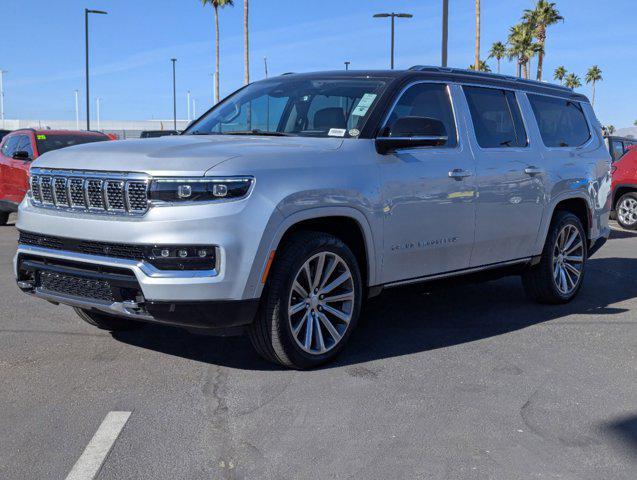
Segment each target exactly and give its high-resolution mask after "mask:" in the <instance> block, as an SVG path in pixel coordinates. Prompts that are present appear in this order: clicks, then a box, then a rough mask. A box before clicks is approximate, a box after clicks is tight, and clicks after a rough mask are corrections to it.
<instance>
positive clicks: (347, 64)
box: [345, 62, 352, 70]
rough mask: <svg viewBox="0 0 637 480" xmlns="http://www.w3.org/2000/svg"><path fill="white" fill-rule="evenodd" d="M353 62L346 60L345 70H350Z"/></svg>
mask: <svg viewBox="0 0 637 480" xmlns="http://www.w3.org/2000/svg"><path fill="white" fill-rule="evenodd" d="M351 63H352V62H345V70H349V66H350V64H351Z"/></svg>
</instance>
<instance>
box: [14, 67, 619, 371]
mask: <svg viewBox="0 0 637 480" xmlns="http://www.w3.org/2000/svg"><path fill="white" fill-rule="evenodd" d="M30 186H31V189H30V192H29V194H28V197H27V198H26V199H25V200H24V201H23V202H22V204H21V205H20V209H19V218H18V224H17V226H18V229H19V230H20V238H19V245H18V251H17V254H16V257H15V274H16V277H17V282H18V286H19V287H20V288H21V289H22V290H23V291H24V292H26V293H29V294H31V295H34V296H36V297H39V298H43V299H45V300H48V301H50V302H52V303H55V304H57V303H61V304H65V305H71V306H73V307H74V308H75V311H76V312H77V313H78V315H79V316H80V317H81V318H82V319H84V320H85V321H87V322H88V323H90V324H92V325H95V326H97V327H99V328H103V329H108V330H118V329H126V328H132V327H136V326H139V325H141V324H142V323H143V322H155V323H166V324H171V325H178V326H182V327H185V328H188V329H190V330H196V331H202V330H204V329H206V330H207V331H208V332H212V333H217V334H221V335H229V334H235V333H238V332H242V331H247V333H248V334H249V336H250V339H251V340H252V343H253V345H254V347H255V348H256V350H257V351H258V352H259V353H260V354H261V355H262V356H264V357H265V358H266V359H268V360H271V361H273V362H278V363H281V364H283V365H285V366H288V367H294V368H309V367H313V366H316V365H318V364H320V363H322V362H325V361H328V360H330V359H332V358H333V357H334V356H335V355H336V354H337V353H338V352H339V351H340V350H341V349H342V348H343V347H344V345H345V343H346V342H347V339H348V337H349V336H350V334H351V333H352V330H353V329H354V327H355V326H356V323H357V320H358V317H359V313H360V310H361V303H362V302H363V300H365V299H366V298H369V297H371V296H374V295H378V294H379V293H380V292H381V290H382V289H384V288H389V287H395V286H399V285H405V284H410V283H416V282H425V281H431V280H435V279H440V278H443V277H449V276H456V275H464V274H468V273H476V272H483V271H487V270H489V271H491V270H495V269H498V270H502V271H505V272H507V273H516V274H520V275H521V277H522V284H523V286H524V288H525V290H526V292H527V293H528V295H529V296H530V297H531V298H532V299H534V300H537V301H539V302H544V303H564V302H568V301H569V300H571V299H572V298H573V297H574V296H575V295H576V294H577V292H578V290H579V289H580V287H581V285H582V281H583V278H584V273H585V270H586V261H587V259H588V258H589V256H590V255H591V254H592V253H593V252H594V251H595V250H597V249H598V248H599V247H600V246H601V245H602V244H603V243H604V242H605V241H606V238H607V237H608V235H609V226H608V215H609V200H608V198H609V190H610V156H609V153H608V149H607V148H606V147H605V145H604V140H603V138H602V133H601V126H600V124H599V122H598V120H597V119H596V117H595V114H594V113H593V109H592V108H591V105H590V103H589V101H588V100H587V99H586V97H584V96H582V95H579V94H576V93H574V92H572V91H571V90H569V89H566V88H563V87H560V86H556V85H549V84H543V83H537V82H533V81H525V80H520V79H516V78H511V77H504V76H500V75H492V74H483V73H471V72H468V71H463V70H454V69H442V68H435V67H414V68H412V69H410V70H407V71H391V72H388V71H369V72H367V71H366V72H352V71H349V72H328V73H310V74H289V75H283V76H280V77H277V78H271V79H268V80H263V81H260V82H256V83H253V84H251V85H248V86H246V87H244V88H242V89H240V90H239V91H237V92H235V93H234V94H232V95H231V96H229V97H228V98H226V99H225V100H224V101H222V102H221V103H220V104H218V105H217V106H215V107H214V108H212V109H211V110H210V111H208V112H207V113H206V114H205V115H203V116H202V117H201V118H200V119H199V120H197V121H196V122H194V123H193V124H192V125H191V126H190V127H189V128H188V129H187V130H186V131H185V132H184V133H183V134H182V135H179V136H173V137H163V138H157V139H150V140H130V141H120V142H104V143H99V144H88V145H82V146H78V147H72V148H68V149H64V150H60V151H54V152H50V153H47V154H45V155H43V156H42V157H40V158H39V159H38V160H37V161H35V162H34V164H33V167H32V169H31V177H30Z"/></svg>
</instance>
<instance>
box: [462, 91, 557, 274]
mask: <svg viewBox="0 0 637 480" xmlns="http://www.w3.org/2000/svg"><path fill="white" fill-rule="evenodd" d="M463 90H464V93H465V97H466V101H467V103H468V107H469V113H470V117H471V123H472V125H473V131H474V132H473V133H474V134H471V135H470V138H471V147H472V149H473V151H474V156H475V159H476V188H477V195H478V199H477V203H476V238H475V246H474V249H473V254H472V256H471V266H472V267H479V266H483V265H489V264H493V263H499V262H505V261H510V260H517V259H520V258H525V257H529V256H531V255H534V254H535V253H537V252H534V251H533V249H534V247H535V244H536V240H537V235H538V230H539V227H540V225H541V222H542V215H543V213H544V205H545V195H544V178H545V177H544V175H545V174H544V168H543V167H544V165H543V157H542V155H541V153H540V152H539V151H538V150H537V146H531V145H530V144H529V140H528V136H527V131H528V129H527V128H526V127H525V125H524V120H523V117H522V113H521V110H520V106H519V101H518V100H522V99H518V97H517V96H516V94H515V92H513V91H508V90H502V89H498V88H486V87H468V86H465V87H463Z"/></svg>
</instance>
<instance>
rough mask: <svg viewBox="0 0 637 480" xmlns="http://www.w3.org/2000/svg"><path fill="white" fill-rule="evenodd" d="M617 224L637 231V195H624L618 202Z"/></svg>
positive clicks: (632, 193) (633, 193) (631, 193)
mask: <svg viewBox="0 0 637 480" xmlns="http://www.w3.org/2000/svg"><path fill="white" fill-rule="evenodd" d="M615 211H616V212H617V222H618V223H619V224H620V225H621V226H622V227H623V228H626V229H628V230H637V193H635V192H630V193H626V194H625V195H622V197H621V198H620V199H619V202H617V208H616V209H615Z"/></svg>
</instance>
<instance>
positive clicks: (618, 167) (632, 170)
mask: <svg viewBox="0 0 637 480" xmlns="http://www.w3.org/2000/svg"><path fill="white" fill-rule="evenodd" d="M611 171H612V173H613V185H612V203H611V205H612V216H613V218H616V219H617V223H619V224H620V225H621V226H622V227H624V228H626V229H628V230H637V145H636V144H633V145H628V146H627V147H626V151H625V152H624V153H623V155H621V156H620V157H619V158H618V159H616V160H614V161H613V166H612V168H611Z"/></svg>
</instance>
